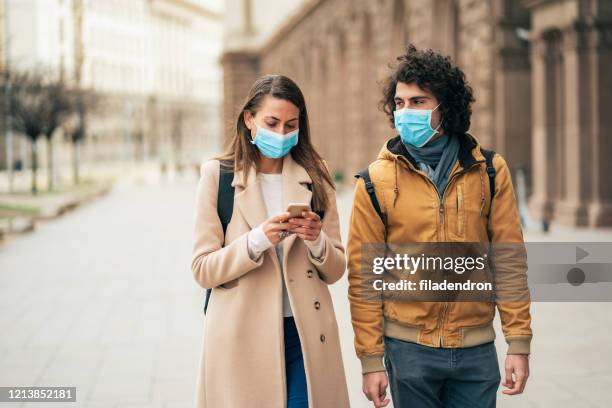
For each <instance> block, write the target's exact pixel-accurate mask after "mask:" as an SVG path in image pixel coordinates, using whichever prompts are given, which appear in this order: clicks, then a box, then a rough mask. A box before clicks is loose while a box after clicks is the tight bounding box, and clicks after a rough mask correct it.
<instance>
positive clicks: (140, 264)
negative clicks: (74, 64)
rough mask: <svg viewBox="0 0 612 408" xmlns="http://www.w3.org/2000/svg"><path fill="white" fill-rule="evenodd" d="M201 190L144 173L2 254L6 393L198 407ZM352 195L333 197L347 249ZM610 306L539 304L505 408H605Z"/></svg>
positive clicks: (344, 332) (347, 336)
mask: <svg viewBox="0 0 612 408" xmlns="http://www.w3.org/2000/svg"><path fill="white" fill-rule="evenodd" d="M149 170H150V169H149ZM195 177H196V175H195V172H193V171H192V172H189V173H187V174H186V176H184V177H182V178H181V177H179V176H171V178H170V179H162V180H161V181H160V178H159V176H157V175H156V173H154V172H151V171H145V170H143V171H141V172H139V173H136V175H135V176H133V177H124V178H123V179H122V182H121V183H119V184H118V185H117V186H116V187H115V188H114V189H113V190H112V191H111V193H110V194H109V195H107V196H105V197H103V198H100V199H99V200H97V201H94V202H91V203H88V204H87V205H85V206H82V207H79V208H77V209H76V210H75V211H73V212H71V213H70V214H67V215H66V216H64V217H60V218H58V219H56V220H54V221H52V222H49V223H45V224H44V225H43V226H41V227H40V228H38V229H37V230H36V231H35V232H34V233H33V234H27V235H25V236H23V238H20V239H18V240H14V241H12V242H9V243H8V244H6V245H4V246H0V327H2V335H1V336H0V385H3V386H8V385H20V386H27V385H73V386H77V388H78V390H77V399H78V402H77V403H76V404H71V405H70V406H77V407H100V408H102V407H104V408H108V407H111V408H114V407H117V408H118V407H160V408H169V407H192V406H193V393H194V390H195V377H196V373H197V363H198V361H197V359H198V358H199V352H200V343H201V337H202V334H203V333H202V327H203V315H202V311H201V306H202V299H203V293H204V290H203V289H201V288H199V287H198V286H197V284H196V283H195V281H194V280H193V277H192V275H191V270H190V260H191V259H190V258H191V245H192V228H193V207H192V206H193V203H194V198H195V197H194V196H195V183H196V179H195ZM350 194H351V189H348V190H346V191H344V192H342V193H341V194H340V197H339V207H340V212H341V215H340V218H341V220H342V222H343V232H344V235H345V237H346V222H347V220H348V216H349V211H350V199H351V197H350ZM562 234H567V235H562ZM581 234H582V235H583V237H584V238H585V239H584V240H590V239H593V238H591V237H592V236H593V234H592V231H583V232H576V231H572V230H569V231H566V232H560V231H559V233H558V234H557V235H556V236H557V237H560V236H567V238H566V239H565V240H569V239H578V238H576V237H577V236H580V235H581ZM608 234H609V233H608V232H605V231H604V232H598V233H597V234H596V235H597V236H601V237H602V239H604V238H605V239H608V240H610V235H608ZM531 236H532V235H531V234H528V237H531ZM538 239H540V238H539V237H538ZM331 290H332V295H333V300H334V305H335V309H336V314H337V316H338V323H339V326H340V330H341V341H342V350H343V356H344V362H345V365H346V371H347V375H348V382H349V387H350V395H351V401H352V407H354V408H361V407H363V408H365V407H370V406H371V405H370V404H369V403H368V402H367V400H366V399H365V398H364V397H363V395H362V394H361V374H360V369H359V363H358V361H357V359H356V357H355V356H354V351H353V344H352V342H353V333H352V328H351V325H350V315H349V309H348V301H347V298H346V290H347V282H346V279H343V280H341V281H340V282H339V283H338V284H336V285H334V286H332V288H331ZM611 306H612V304H610V303H605V304H592V303H591V304H589V303H582V304H569V303H535V304H534V305H533V317H534V331H535V333H536V337H535V340H534V344H533V353H534V354H533V357H532V359H531V363H532V376H531V379H530V382H529V385H528V386H527V390H526V394H525V395H523V396H518V397H507V396H502V395H501V394H500V398H499V406H500V407H520V408H523V407H559V408H562V407H607V406H610V402H611V401H612V397H611V394H610V390H611V389H612V369H611V368H610V363H609V362H610V361H612V341H611V340H612V313H611V312H612V307H611ZM498 329H499V327H498ZM498 333H499V337H498V342H497V345H498V350H499V355H500V357H502V356H503V354H504V353H505V344H504V342H503V337H502V336H501V331H498ZM502 366H503V362H502ZM4 406H6V407H9V406H18V405H15V404H13V405H11V404H7V403H0V407H4ZM19 406H21V407H36V408H39V407H47V406H49V407H54V408H55V407H57V406H58V405H57V404H41V403H28V404H22V405H19Z"/></svg>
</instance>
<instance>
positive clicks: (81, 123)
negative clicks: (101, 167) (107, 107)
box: [66, 89, 102, 184]
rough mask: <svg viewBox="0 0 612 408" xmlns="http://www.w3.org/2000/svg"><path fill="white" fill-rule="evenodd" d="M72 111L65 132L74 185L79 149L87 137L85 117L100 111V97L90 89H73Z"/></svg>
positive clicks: (78, 161)
mask: <svg viewBox="0 0 612 408" xmlns="http://www.w3.org/2000/svg"><path fill="white" fill-rule="evenodd" d="M72 96H73V104H72V105H73V110H72V114H71V119H72V120H70V121H68V122H69V123H70V126H66V131H67V134H68V136H69V137H70V142H71V144H72V152H73V153H72V178H73V182H74V184H78V183H79V163H80V154H79V152H80V147H81V144H82V143H83V141H84V140H85V137H86V135H87V117H88V115H89V114H91V113H93V112H97V111H100V109H101V106H102V103H101V102H102V97H101V95H100V94H98V93H96V92H94V91H93V90H91V89H75V90H73V91H72Z"/></svg>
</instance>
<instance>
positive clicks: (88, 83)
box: [0, 0, 224, 165]
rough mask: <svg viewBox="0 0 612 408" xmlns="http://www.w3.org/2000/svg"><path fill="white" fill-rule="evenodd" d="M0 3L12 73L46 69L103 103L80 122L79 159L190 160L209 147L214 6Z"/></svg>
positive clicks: (218, 10) (216, 36) (215, 93)
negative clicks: (84, 128)
mask: <svg viewBox="0 0 612 408" xmlns="http://www.w3.org/2000/svg"><path fill="white" fill-rule="evenodd" d="M7 4H8V6H9V8H10V10H9V11H10V13H8V16H9V17H8V20H9V21H8V23H9V24H8V26H9V27H10V30H9V32H8V38H7V39H6V41H7V42H8V43H5V44H6V46H3V47H2V48H3V49H6V48H8V49H9V55H8V56H9V63H8V68H9V69H30V68H33V67H37V66H38V67H45V68H47V69H50V70H52V71H53V72H55V73H56V75H58V76H60V77H62V78H64V79H65V80H66V81H67V82H68V83H72V84H75V85H78V86H80V87H82V88H86V89H93V90H95V91H97V92H98V93H100V94H101V95H102V96H103V98H102V100H103V104H102V106H101V107H100V108H101V109H100V111H99V112H98V113H95V114H93V115H91V116H90V117H88V118H87V123H88V137H87V140H86V141H85V143H84V144H83V146H82V149H81V151H82V152H83V155H84V160H116V159H119V160H125V159H127V160H130V159H139V158H155V157H159V158H160V159H161V160H162V161H166V162H175V163H179V162H180V163H197V162H199V161H200V160H201V152H202V151H205V150H208V149H211V145H213V147H212V148H214V146H216V144H217V141H218V139H219V138H218V134H219V132H220V130H219V129H220V120H219V116H220V109H219V107H220V102H221V92H222V86H221V80H222V70H221V67H220V65H219V57H220V54H221V51H222V35H223V10H224V8H223V3H222V1H221V0H130V1H121V0H104V1H97V0H8V1H7ZM58 143H59V144H61V141H60V140H58ZM55 150H56V152H57V153H56V154H57V155H58V156H60V157H58V160H57V161H56V162H61V161H62V156H69V152H68V150H69V146H68V145H67V144H66V143H65V145H64V150H65V152H64V151H63V150H62V147H61V146H58V148H57V149H55ZM0 153H2V152H0ZM3 156H4V154H3ZM26 156H27V155H26ZM24 160H25V162H26V165H27V162H28V158H27V157H24ZM43 164H44V163H41V165H43Z"/></svg>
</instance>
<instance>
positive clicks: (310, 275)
mask: <svg viewBox="0 0 612 408" xmlns="http://www.w3.org/2000/svg"><path fill="white" fill-rule="evenodd" d="M306 273H307V274H308V277H309V278H312V269H309V270H308V271H306Z"/></svg>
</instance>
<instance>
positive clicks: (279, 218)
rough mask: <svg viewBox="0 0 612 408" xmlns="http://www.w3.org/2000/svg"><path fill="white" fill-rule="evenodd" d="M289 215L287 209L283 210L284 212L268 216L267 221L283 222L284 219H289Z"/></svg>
mask: <svg viewBox="0 0 612 408" xmlns="http://www.w3.org/2000/svg"><path fill="white" fill-rule="evenodd" d="M290 215H291V214H290V213H289V211H285V212H282V213H280V214H277V215H274V216H272V217H270V218H268V222H274V223H276V222H285V221H287V220H288V219H289V216H290Z"/></svg>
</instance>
